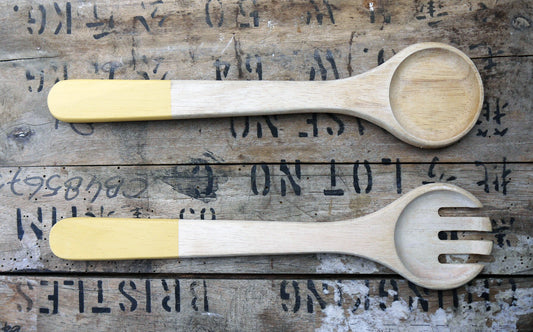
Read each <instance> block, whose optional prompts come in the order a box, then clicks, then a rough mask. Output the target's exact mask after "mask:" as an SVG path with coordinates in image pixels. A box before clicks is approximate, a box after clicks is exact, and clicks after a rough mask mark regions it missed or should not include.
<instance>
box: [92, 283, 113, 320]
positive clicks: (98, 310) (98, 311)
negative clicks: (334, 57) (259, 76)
mask: <svg viewBox="0 0 533 332" xmlns="http://www.w3.org/2000/svg"><path fill="white" fill-rule="evenodd" d="M96 284H97V289H98V303H99V304H102V303H104V288H103V286H102V280H98V281H97V283H96ZM91 312H92V313H93V314H104V313H105V314H108V313H110V312H111V308H109V307H92V308H91Z"/></svg>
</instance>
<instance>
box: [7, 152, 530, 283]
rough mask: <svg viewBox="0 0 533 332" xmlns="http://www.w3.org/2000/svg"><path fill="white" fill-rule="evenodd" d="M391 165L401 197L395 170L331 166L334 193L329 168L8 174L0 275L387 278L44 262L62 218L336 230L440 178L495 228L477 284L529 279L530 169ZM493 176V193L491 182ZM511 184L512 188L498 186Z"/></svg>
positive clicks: (330, 262)
mask: <svg viewBox="0 0 533 332" xmlns="http://www.w3.org/2000/svg"><path fill="white" fill-rule="evenodd" d="M399 166H400V167H401V169H400V171H401V172H400V173H401V177H400V182H401V183H400V184H401V186H400V189H401V193H398V189H399V187H398V183H397V176H396V167H397V165H394V164H377V165H376V164H365V163H364V162H359V163H358V164H340V165H339V164H335V165H334V169H335V177H334V181H335V183H336V185H335V186H332V177H331V175H332V173H331V167H332V166H331V164H323V165H309V164H303V165H299V168H300V170H299V173H300V175H299V176H297V175H296V173H297V171H296V168H297V167H298V166H296V165H294V164H273V165H269V164H258V165H255V166H249V165H179V166H174V167H171V166H137V167H133V166H130V167H126V166H122V167H120V168H117V167H112V166H108V167H94V166H93V167H86V166H85V167H64V168H63V167H46V168H34V167H30V168H21V169H20V170H19V169H16V168H4V169H2V172H0V175H1V179H2V180H3V181H5V182H3V183H4V186H3V187H2V188H0V194H1V195H2V200H3V202H4V203H3V210H2V220H5V221H6V222H5V223H2V224H1V227H2V233H3V234H6V235H5V241H4V242H3V243H2V245H1V252H2V269H4V271H17V270H32V269H37V270H39V271H40V270H53V271H109V268H108V267H109V266H110V264H111V266H113V271H115V272H134V271H135V272H148V271H150V272H152V271H153V272H165V271H166V272H171V271H172V272H181V273H185V272H186V271H189V272H197V273H215V272H219V273H364V274H379V273H384V272H386V273H390V271H388V270H385V269H383V268H382V267H380V266H379V265H376V264H373V263H371V262H369V261H366V260H362V259H359V258H354V257H350V256H344V255H318V256H317V255H303V256H299V255H296V256H289V257H282V256H266V257H252V258H251V257H248V258H245V257H237V258H219V259H214V258H211V259H182V260H178V261H176V260H160V261H159V260H158V261H152V262H147V261H135V262H89V263H86V262H69V261H64V260H60V259H58V258H57V257H55V256H54V255H53V254H52V253H51V252H50V249H49V247H48V233H49V230H50V227H52V225H53V224H54V223H55V222H57V221H58V220H60V219H62V218H66V217H70V216H96V217H107V216H112V217H141V218H181V219H193V220H194V219H196V220H201V219H202V218H203V219H205V220H211V219H213V218H215V219H216V220H242V219H249V220H252V221H253V220H265V219H266V220H280V221H301V222H305V221H308V222H309V221H315V222H316V221H324V222H326V221H338V220H345V219H350V218H354V217H359V216H363V215H365V214H369V213H372V212H374V211H377V210H379V209H381V208H383V207H385V206H386V205H387V204H389V203H391V202H393V201H394V200H395V199H397V198H399V197H400V196H401V195H402V194H403V193H405V192H408V191H410V190H412V189H414V188H416V187H418V186H419V185H421V184H423V183H425V182H432V181H435V180H438V179H440V178H441V177H442V180H441V181H445V180H448V182H450V183H454V184H456V185H459V186H460V187H462V188H464V189H466V190H468V191H470V192H472V193H473V194H474V195H475V196H476V197H478V199H480V201H481V203H482V204H483V205H484V209H483V210H481V211H480V212H468V214H467V215H470V216H488V217H490V218H491V220H492V225H493V229H494V232H493V233H492V234H491V235H490V236H489V237H488V238H489V239H491V240H493V241H494V243H495V245H494V250H493V253H492V254H493V258H494V260H493V261H491V262H487V261H485V262H483V263H484V264H485V265H486V267H485V272H484V273H495V274H530V273H531V267H532V266H533V262H532V261H531V257H530V255H529V252H530V250H531V240H530V234H531V229H532V227H533V224H532V223H533V219H531V197H532V193H531V188H530V187H531V186H529V185H528V183H531V177H532V174H533V172H532V170H531V166H530V165H529V164H506V165H505V166H504V165H502V164H496V165H494V164H487V165H484V164H479V165H476V164H467V165H464V164H434V165H433V166H432V164H400V165H399ZM367 167H368V168H367ZM485 167H486V168H487V178H485V174H484V173H485ZM354 169H355V173H354ZM368 170H370V174H371V177H369V176H368ZM509 171H511V173H509V174H507V175H506V177H504V178H502V177H501V176H502V175H503V174H505V173H506V172H509ZM17 172H18V174H17ZM254 172H255V175H254V176H253V177H252V173H254ZM285 172H287V173H289V174H290V177H289V175H287V173H285ZM267 173H268V174H269V180H268V183H267V182H265V174H267ZM354 174H355V175H356V176H357V179H358V181H357V182H354ZM428 174H429V175H428ZM15 175H16V176H15ZM496 177H497V178H498V181H497V182H496V183H497V184H498V186H497V187H496V185H495V184H494V183H493V182H494V181H495V180H496ZM252 178H253V179H254V180H252ZM13 179H15V180H13ZM39 179H42V180H43V187H42V188H41V189H40V190H39V191H38V192H36V189H37V185H38V184H39V183H40V182H41V181H40V180H39ZM369 179H371V184H369V182H368V181H369ZM509 179H510V182H509V183H504V182H506V181H509ZM47 181H48V184H47ZM254 181H255V184H254ZM291 181H293V182H294V185H293V184H291ZM502 181H504V182H502ZM7 182H13V183H14V184H13V189H14V190H15V192H16V193H18V194H20V195H15V194H13V192H12V191H11V184H6V183H7ZM482 182H486V186H485V184H484V183H482ZM354 183H356V184H357V186H358V187H354ZM30 184H33V185H30ZM283 187H285V189H283ZM265 188H267V189H265ZM485 190H488V192H486V191H485ZM504 190H505V194H503V191H504ZM55 191H57V193H56V194H55V195H52V194H53V193H54V192H55ZM367 191H368V192H367ZM297 193H298V194H297ZM136 195H138V196H139V197H135V196H136ZM454 213H455V214H456V215H457V213H456V212H454V211H453V210H452V211H449V212H448V214H447V215H448V216H449V215H453V214H454ZM462 214H464V212H463V213H462ZM216 220H215V221H214V222H216ZM448 236H450V237H451V236H452V235H450V234H449V235H448ZM455 236H458V237H459V236H461V234H458V235H455ZM465 236H467V238H468V237H471V236H472V235H468V234H465ZM449 259H451V260H452V261H456V262H461V261H464V260H465V258H464V257H463V258H461V257H456V258H449ZM476 260H478V258H475V257H473V258H470V259H469V261H476ZM237 262H239V263H237Z"/></svg>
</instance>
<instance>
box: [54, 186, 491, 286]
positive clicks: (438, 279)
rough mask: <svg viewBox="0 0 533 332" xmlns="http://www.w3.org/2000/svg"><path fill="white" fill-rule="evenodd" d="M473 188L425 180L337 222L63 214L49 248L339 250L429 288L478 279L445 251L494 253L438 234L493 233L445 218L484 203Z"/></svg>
mask: <svg viewBox="0 0 533 332" xmlns="http://www.w3.org/2000/svg"><path fill="white" fill-rule="evenodd" d="M481 206H482V205H481V203H480V202H479V200H477V199H476V198H475V197H474V196H473V195H472V194H470V193H469V192H468V191H465V190H463V189H461V188H459V187H456V186H453V185H450V184H444V183H437V184H430V185H424V186H421V187H418V188H416V189H414V190H413V191H411V192H409V193H407V194H405V195H403V196H402V197H400V198H399V199H397V200H396V201H394V202H392V203H391V204H390V205H388V206H386V207H385V208H383V209H381V210H379V211H377V212H374V213H371V214H369V215H366V216H363V217H360V218H356V219H351V220H344V221H335V222H280V221H226V220H214V221H206V220H177V219H175V220H173V219H136V218H90V217H76V218H66V219H63V220H61V221H59V222H58V223H57V224H56V225H54V226H53V228H52V230H51V232H50V248H51V249H52V251H53V253H54V254H55V255H57V256H59V257H61V258H64V259H71V260H115V259H152V258H178V257H180V258H187V257H217V256H241V255H278V254H303V253H342V254H349V255H356V256H360V257H364V258H367V259H371V260H373V261H376V262H378V263H380V264H383V265H385V266H386V267H388V268H390V269H392V270H394V271H396V272H397V273H399V274H400V275H402V276H403V277H405V278H406V279H408V280H410V281H412V282H413V283H415V284H418V285H420V286H422V287H426V288H430V289H450V288H455V287H458V286H461V285H463V284H464V283H466V282H468V281H470V280H471V279H473V278H474V277H475V276H476V275H478V274H479V273H480V272H481V270H482V269H483V265H482V264H479V263H467V264H448V263H440V262H439V260H438V257H439V255H442V254H477V255H489V254H490V253H491V250H492V241H489V240H441V239H439V237H438V233H439V232H441V231H477V232H490V231H491V229H492V227H491V223H490V220H489V218H485V217H441V216H439V209H440V208H442V207H467V208H479V207H481Z"/></svg>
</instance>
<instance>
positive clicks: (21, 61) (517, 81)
mask: <svg viewBox="0 0 533 332" xmlns="http://www.w3.org/2000/svg"><path fill="white" fill-rule="evenodd" d="M67 4H70V16H69V17H70V22H71V23H70V24H71V27H70V30H67V29H68V27H67V23H68V22H67V20H68V17H67V16H68V15H67ZM206 4H208V6H207V7H206ZM239 4H240V7H239ZM219 7H222V10H223V11H224V13H225V14H224V15H223V21H222V24H221V25H220V26H218V22H221V21H220V20H221V17H222V14H221V12H220V10H221V9H220V8H219ZM57 8H58V9H55V7H54V6H53V5H52V4H45V5H42V9H41V7H39V6H38V5H37V4H33V5H32V4H29V3H28V4H24V3H20V4H15V5H14V4H4V5H2V8H1V10H0V13H2V14H0V15H3V17H2V21H3V22H4V23H3V25H2V29H3V30H2V35H3V36H4V38H3V41H2V46H3V47H2V48H1V49H0V56H1V57H2V61H1V62H0V78H1V80H0V91H1V92H0V94H1V98H0V100H1V109H2V113H3V114H4V119H3V121H2V123H1V125H0V128H1V131H2V132H4V133H5V135H6V138H7V139H6V140H5V141H4V142H2V145H1V149H0V160H1V162H2V164H3V165H14V166H19V165H26V166H28V165H37V166H39V165H87V164H102V165H110V164H116V165H121V164H136V163H143V164H151V163H156V164H173V163H188V162H191V160H194V159H197V158H199V157H200V156H201V155H203V154H204V153H206V152H211V153H212V154H214V155H215V156H218V157H219V158H220V161H225V162H238V163H242V162H256V161H257V160H258V159H260V160H263V161H266V162H276V161H278V160H279V159H299V160H302V161H306V162H322V161H324V160H329V159H332V158H334V159H337V160H338V161H346V162H350V161H353V159H354V157H353V156H357V157H356V158H358V159H367V160H369V161H371V162H376V161H379V160H381V158H385V157H387V156H389V157H390V156H393V157H394V158H400V159H401V160H402V161H409V162H423V161H426V160H427V159H428V158H430V156H432V155H433V154H434V152H432V151H421V150H420V149H417V148H413V147H411V146H409V145H406V144H404V143H402V142H400V141H399V140H397V139H396V138H394V137H393V136H392V135H390V134H388V133H386V132H383V131H382V130H381V129H379V128H377V127H376V126H374V125H372V124H369V123H367V122H365V121H360V120H357V119H356V118H350V117H345V116H337V117H331V116H328V115H316V116H312V115H309V114H306V115H300V116H279V117H269V118H254V117H252V118H235V119H227V118H225V119H219V120H189V121H164V122H141V123H120V124H94V125H83V124H78V125H72V126H71V125H69V124H66V123H62V122H56V121H55V119H54V118H53V117H52V116H51V115H50V113H49V112H48V110H47V107H46V106H45V105H46V95H47V93H48V91H49V89H50V87H51V86H52V85H53V84H54V82H55V81H57V80H61V79H65V78H110V77H111V78H115V79H143V78H145V79H148V78H149V79H161V78H165V79H215V78H220V79H264V80H267V79H268V80H309V79H310V78H311V77H314V79H316V80H319V79H335V78H343V77H348V76H351V75H355V74H358V73H361V72H364V71H366V70H368V69H370V68H372V67H375V66H376V65H378V64H379V63H381V62H382V61H384V60H386V59H388V58H389V57H390V56H392V54H393V53H394V52H396V51H398V50H400V49H402V48H404V47H405V46H407V45H410V44H412V43H415V42H418V41H440V42H448V43H450V44H452V45H454V46H457V47H459V48H460V49H461V50H462V51H464V52H466V53H467V54H468V55H469V56H471V57H474V59H475V63H476V65H477V66H478V69H479V70H480V71H481V73H482V77H483V81H484V84H485V90H486V93H485V102H486V103H485V107H484V111H483V115H482V117H481V118H480V123H479V124H478V125H477V126H476V127H474V129H473V130H472V131H471V132H470V134H468V135H467V137H465V138H464V139H463V140H462V141H461V142H459V143H458V144H455V145H453V146H451V147H449V148H447V149H443V150H439V152H438V154H439V158H440V160H441V161H450V162H458V161H464V160H467V161H475V160H485V161H493V162H498V161H501V160H502V158H503V157H506V158H507V159H508V160H509V161H530V160H531V158H530V156H531V151H532V149H531V146H532V139H531V134H530V131H529V129H530V128H531V126H532V123H531V117H530V116H528V114H529V113H530V109H531V107H530V96H531V93H532V87H531V84H529V82H530V80H531V75H532V70H533V66H532V63H531V58H530V57H527V56H526V55H530V54H532V51H531V43H530V42H529V39H530V36H531V30H532V29H533V28H532V27H531V20H532V17H533V12H532V8H531V5H530V4H529V3H528V2H527V1H504V2H501V1H499V2H496V1H490V2H484V3H478V4H467V3H463V2H460V1H454V2H446V3H438V4H437V3H433V5H428V4H426V3H424V2H414V3H411V2H407V1H405V2H402V1H399V2H398V1H395V2H389V1H378V2H373V5H372V9H373V10H370V7H369V2H368V1H360V2H352V1H329V2H323V3H315V4H314V5H313V3H311V2H306V1H297V2H281V3H261V2H257V3H256V5H253V4H252V1H241V2H230V1H228V2H226V1H224V2H222V1H220V2H218V1H215V2H213V3H211V2H207V3H203V2H194V1H193V2H189V3H187V2H184V3H181V2H178V3H161V4H160V3H153V4H146V5H144V8H143V6H141V4H140V3H135V2H125V5H123V6H120V7H118V6H110V5H108V4H106V3H100V2H92V3H85V2H83V3H79V2H58V7H57ZM206 8H208V12H209V15H210V16H209V17H210V18H209V22H210V23H211V24H208V18H207V16H206ZM240 8H242V12H241V9H240ZM57 10H59V11H60V14H57ZM43 11H44V12H45V13H46V21H45V22H43V14H42V13H43ZM152 12H153V13H154V17H152V16H151V15H150V14H151V13H152ZM253 13H258V14H257V15H259V19H258V20H257V22H255V21H254V19H253V16H254V15H255V14H253ZM251 14H253V15H252V16H250V15H251ZM28 15H29V16H30V17H31V19H28ZM111 17H112V19H111ZM319 17H320V19H319ZM372 17H373V19H372ZM372 20H373V21H374V23H371V22H372ZM30 22H31V23H30ZM255 23H257V25H258V26H255ZM59 24H61V26H60V25H59ZM241 24H242V25H241ZM246 24H249V25H250V26H249V27H248V26H247V25H246ZM160 25H161V26H160ZM211 25H212V26H211ZM41 28H42V29H41ZM58 29H59V30H58ZM41 30H42V31H41ZM56 30H57V34H56V33H55V32H56ZM106 33H109V34H106ZM82 45H83V46H82ZM517 56H526V57H517ZM324 98H331V96H327V95H325V96H324ZM324 142H327V145H328V147H329V149H324V148H322V146H323V144H325V143H324ZM478 146H484V147H486V148H484V149H478V148H476V147H478ZM45 151H46V153H44V152H45ZM66 151H68V153H65V152H66ZM161 151H165V153H161Z"/></svg>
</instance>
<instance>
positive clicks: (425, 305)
mask: <svg viewBox="0 0 533 332" xmlns="http://www.w3.org/2000/svg"><path fill="white" fill-rule="evenodd" d="M407 285H408V286H409V289H411V290H412V291H413V293H414V294H415V296H416V297H418V302H419V303H420V305H421V306H422V310H423V311H424V312H428V310H429V304H428V301H427V300H426V299H424V298H423V297H422V294H420V291H419V290H418V287H417V286H416V285H415V284H413V283H412V282H410V281H408V282H407ZM413 302H414V300H413V298H412V297H411V296H409V309H411V310H412V309H413Z"/></svg>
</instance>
